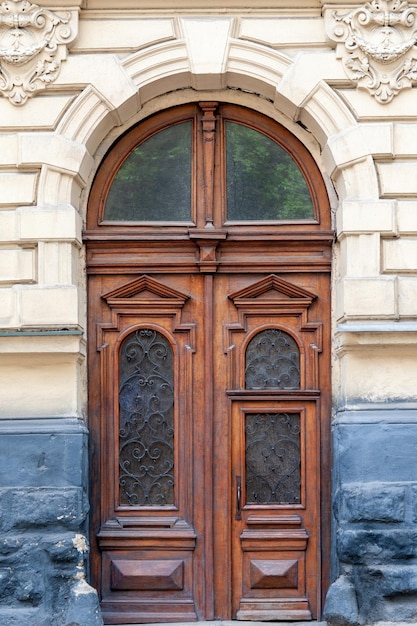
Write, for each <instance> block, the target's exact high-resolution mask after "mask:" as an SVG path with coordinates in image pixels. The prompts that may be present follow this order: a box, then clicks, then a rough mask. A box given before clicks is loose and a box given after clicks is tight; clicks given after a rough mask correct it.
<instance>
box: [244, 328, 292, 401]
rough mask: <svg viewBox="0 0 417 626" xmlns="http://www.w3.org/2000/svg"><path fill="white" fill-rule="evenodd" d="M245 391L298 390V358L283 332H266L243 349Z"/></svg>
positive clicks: (254, 338)
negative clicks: (244, 355)
mask: <svg viewBox="0 0 417 626" xmlns="http://www.w3.org/2000/svg"><path fill="white" fill-rule="evenodd" d="M245 384H246V389H269V388H275V389H298V388H299V386H300V354H299V349H298V346H297V343H296V342H295V340H294V339H293V338H292V337H291V335H289V334H288V333H285V332H284V331H282V330H279V329H277V328H267V329H266V330H262V331H261V332H259V333H258V334H257V335H255V337H253V338H252V339H251V340H250V342H249V344H248V347H247V348H246V367H245Z"/></svg>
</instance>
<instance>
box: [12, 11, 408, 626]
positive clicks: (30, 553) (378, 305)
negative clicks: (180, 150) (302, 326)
mask: <svg viewBox="0 0 417 626" xmlns="http://www.w3.org/2000/svg"><path fill="white" fill-rule="evenodd" d="M209 4H210V8H207V3H201V2H199V1H198V0H194V1H193V0H182V1H180V2H178V3H174V2H171V1H170V0H156V1H155V2H151V1H147V0H118V1H117V2H116V0H82V1H81V0H74V1H72V2H69V1H68V0H62V1H61V2H59V3H55V2H52V1H51V0H45V1H43V2H42V1H40V2H39V5H30V3H25V2H23V0H9V1H8V2H5V3H3V4H2V7H1V10H0V26H1V28H0V52H1V55H0V93H1V95H2V97H1V98H0V126H1V128H0V189H1V194H0V238H1V245H0V302H1V306H0V351H1V359H0V368H1V375H0V432H1V437H0V448H1V452H0V501H1V507H0V511H1V512H0V533H1V538H0V622H1V623H2V624H4V625H5V626H12V625H13V626H27V625H29V624H30V625H31V626H46V625H48V626H52V625H56V626H69V625H70V624H71V625H74V624H80V625H83V626H93V625H96V624H100V623H101V618H100V614H99V608H98V601H97V596H96V594H95V591H94V590H93V589H92V588H91V587H90V586H89V585H88V583H87V580H88V553H87V540H86V537H87V528H86V524H87V516H88V496H87V486H88V468H87V453H86V450H87V442H88V416H87V412H86V399H87V385H86V358H85V357H86V354H85V342H86V338H85V328H86V315H87V313H86V311H87V309H86V289H85V269H84V268H85V266H84V256H83V244H82V228H83V224H84V221H85V213H86V206H87V199H88V195H89V190H90V187H91V183H92V180H93V177H94V174H95V172H96V170H97V168H98V166H99V164H100V162H101V160H102V158H103V156H104V154H105V153H106V150H107V149H108V148H109V147H110V145H111V144H112V142H113V141H114V140H115V139H116V138H117V137H118V136H119V135H120V134H121V133H123V132H124V131H125V130H127V129H128V128H130V127H131V126H132V125H133V124H135V123H137V122H139V121H140V120H141V119H144V118H145V117H147V116H149V115H150V114H152V113H153V112H156V111H161V110H163V109H165V108H167V107H169V106H172V105H175V104H180V103H184V102H188V101H200V100H204V99H206V100H219V101H225V102H232V103H237V104H241V105H243V106H246V107H249V108H252V109H255V110H257V111H260V112H262V113H264V114H265V115H267V116H269V117H271V118H273V119H276V120H277V121H279V122H281V123H282V124H283V125H284V126H286V127H287V128H288V129H289V130H290V131H291V132H293V133H294V134H295V135H296V136H297V137H298V138H299V139H300V140H301V141H302V142H303V143H304V144H305V145H306V146H307V148H308V149H309V150H310V152H311V153H312V155H313V156H314V158H315V159H316V162H317V164H318V166H319V168H320V170H321V172H322V175H323V178H324V180H325V181H326V184H327V186H328V191H329V195H330V199H331V204H332V210H333V211H334V228H335V231H336V240H335V244H334V270H333V316H332V319H333V328H332V333H333V348H334V360H333V373H332V376H333V407H334V414H333V463H334V466H333V473H332V476H329V477H328V479H329V481H330V480H331V481H332V490H333V550H332V568H333V580H334V581H335V582H334V583H333V584H332V586H331V587H330V591H329V594H328V601H327V605H326V611H325V616H327V619H328V620H329V622H330V623H333V624H336V625H337V624H340V625H342V624H351V625H353V624H356V623H359V624H369V623H374V622H377V621H389V620H391V621H411V622H416V621H417V565H416V563H417V455H416V450H417V403H416V382H417V348H416V343H417V199H416V198H417V176H416V171H417V148H416V146H417V115H416V111H417V89H416V87H415V86H414V81H415V80H416V79H417V73H416V71H415V63H416V61H415V59H414V54H416V55H417V50H416V47H415V45H414V43H415V41H416V34H415V24H414V19H415V15H416V12H417V9H416V5H413V4H412V3H408V2H407V1H404V2H399V1H397V2H394V0H386V1H385V2H382V1H381V2H376V1H375V0H374V1H372V2H366V3H348V2H339V1H338V0H333V2H329V3H327V2H324V0H323V1H320V0H291V1H290V0H276V1H275V2H272V1H270V0H264V1H263V2H260V1H259V0H251V1H250V2H240V1H239V0H231V1H230V2H229V3H227V4H224V3H220V2H217V0H213V2H210V3H209ZM29 5H30V6H31V8H28V6H29ZM25 7H26V8H25ZM381 7H382V8H381ZM40 10H43V11H44V17H45V15H46V18H45V20H46V21H47V20H50V24H54V26H53V27H52V26H50V27H49V28H48V29H47V35H45V32H43V34H42V33H41V34H39V33H37V31H36V29H35V28H34V26H33V23H31V24H29V22H30V19H29V18H26V17H25V15H26V14H25V11H26V13H27V11H29V13H31V12H32V15H35V14H36V12H37V11H40ZM358 10H360V11H362V14H363V15H364V16H365V18H366V19H365V22H366V20H374V27H373V30H372V29H371V30H370V31H366V29H364V31H363V32H360V33H359V35H358V34H357V33H358V31H357V30H354V31H349V29H351V28H352V24H353V25H354V24H355V20H357V19H359V18H358ZM45 11H46V13H45ZM10 13H11V14H13V15H14V16H15V17H14V18H13V19H12V20H11V21H10V19H9V18H10ZM51 15H52V17H51ZM54 16H55V17H54ZM359 17H360V16H359ZM8 19H9V21H8ZM26 19H27V21H25V20H26ZM34 19H35V18H34ZM381 20H382V21H381ZM32 22H33V21H32ZM365 22H364V20H362V22H360V23H361V24H362V25H363V24H364V23H365ZM367 23H370V22H367ZM63 26H66V30H59V29H60V28H63ZM378 28H385V29H388V30H387V32H388V34H389V36H390V37H391V43H387V42H386V41H385V40H383V39H381V38H379V39H378V37H379V35H380V32H379V31H378ZM13 29H14V30H13ZM31 29H32V30H31ZM35 31H36V32H35ZM352 33H353V35H352ZM355 33H356V34H355ZM375 33H376V34H375ZM17 35H19V37H20V39H21V40H23V42H25V43H24V44H16V41H18V37H17ZM40 35H42V37H43V39H42V41H46V44H42V45H43V48H42V50H40V49H39V50H37V49H35V48H36V46H35V44H34V43H33V42H34V41H40V40H39V39H36V37H38V36H39V37H40ZM352 37H353V39H352ZM355 37H356V39H355ZM375 37H377V39H376V40H375ZM392 40H394V41H393V42H392ZM30 42H32V43H30ZM363 42H364V43H363ZM406 42H408V46H409V47H408V48H406V46H404V49H402V48H401V45H400V44H402V43H406ZM19 46H20V47H19ZM31 46H32V48H31ZM33 46H35V47H33ZM8 47H9V48H10V50H9V53H7V49H8ZM13 49H14V53H12V52H11V51H12V50H13ZM25 54H26V57H25V56H24V55H25ZM390 54H391V56H389V55H390ZM13 55H14V56H13ZM30 55H32V56H30ZM42 55H43V56H42ZM381 55H382V56H381ZM384 55H385V58H383V57H384ZM387 55H388V56H387ZM29 57H30V58H29ZM372 81H373V82H372ZM388 92H389V93H388ZM384 94H385V95H384ZM387 94H388V95H387Z"/></svg>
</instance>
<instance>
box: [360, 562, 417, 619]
mask: <svg viewBox="0 0 417 626" xmlns="http://www.w3.org/2000/svg"><path fill="white" fill-rule="evenodd" d="M353 576H354V582H355V587H356V593H357V596H358V599H359V604H360V607H361V611H360V612H361V615H362V616H366V623H373V622H375V621H379V620H384V621H389V622H391V620H392V622H396V621H398V619H399V618H400V619H401V621H402V622H408V621H411V620H415V619H416V618H417V602H416V598H417V566H416V565H413V564H411V565H410V564H401V565H397V564H389V565H380V566H377V565H370V566H365V567H356V568H355V569H354V572H353ZM362 622H363V620H362ZM362 622H361V623H362ZM413 623H415V622H414V621H413Z"/></svg>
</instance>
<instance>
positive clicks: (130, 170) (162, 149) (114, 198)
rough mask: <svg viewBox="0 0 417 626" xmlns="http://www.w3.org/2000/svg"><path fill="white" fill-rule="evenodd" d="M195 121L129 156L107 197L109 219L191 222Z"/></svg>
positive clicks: (161, 134) (166, 132)
mask: <svg viewBox="0 0 417 626" xmlns="http://www.w3.org/2000/svg"><path fill="white" fill-rule="evenodd" d="M191 133H192V122H191V121H189V122H182V123H181V124H177V125H175V126H170V127H169V128H166V129H164V130H162V131H160V132H159V133H156V134H155V135H153V136H152V137H150V138H149V139H147V140H146V141H144V142H143V143H141V144H140V145H139V146H138V147H137V148H135V150H134V151H133V152H132V153H131V154H130V155H129V156H128V158H127V159H126V161H124V163H123V164H122V166H121V167H120V169H119V171H118V172H117V174H116V176H115V178H114V180H113V182H112V184H111V187H110V190H109V194H108V196H107V201H106V207H105V211H104V219H105V220H128V221H184V220H185V221H190V220H191Z"/></svg>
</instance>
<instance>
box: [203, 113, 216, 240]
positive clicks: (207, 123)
mask: <svg viewBox="0 0 417 626" xmlns="http://www.w3.org/2000/svg"><path fill="white" fill-rule="evenodd" d="M217 106H218V103H217V102H200V109H201V110H202V112H203V116H202V119H201V122H202V125H203V163H204V187H205V193H204V198H205V203H206V211H205V214H206V226H207V227H208V228H210V227H211V228H213V198H214V139H215V130H216V116H215V111H216V108H217Z"/></svg>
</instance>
